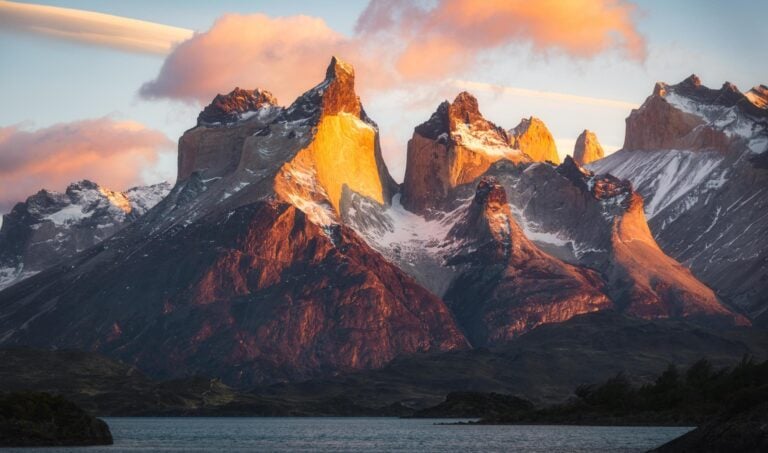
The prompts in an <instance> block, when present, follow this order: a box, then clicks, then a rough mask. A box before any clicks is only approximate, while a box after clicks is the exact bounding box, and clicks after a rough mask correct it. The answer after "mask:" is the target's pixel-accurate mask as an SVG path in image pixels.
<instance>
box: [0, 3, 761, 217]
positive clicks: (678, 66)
mask: <svg viewBox="0 0 768 453" xmlns="http://www.w3.org/2000/svg"><path fill="white" fill-rule="evenodd" d="M61 8H66V9H61ZM764 8H765V3H764V1H748V0H732V1H729V2H719V1H706V0H705V1H693V0H691V1H685V0H678V1H653V0H648V1H642V0H637V1H634V2H630V1H622V0H568V1H559V0H558V1H556V0H540V1H537V2H528V1H524V0H482V1H478V0H414V1H405V0H390V1H384V0H370V1H369V0H345V1H343V2H342V1H329V0H313V1H299V0H282V1H280V2H274V1H238V0H223V1H217V2H207V1H206V2H204V1H194V0H192V1H185V2H183V3H180V2H171V1H161V0H153V1H146V0H133V1H130V2H125V1H95V0H48V1H38V2H7V1H2V0H0V99H2V103H3V108H2V109H0V213H3V212H7V211H9V210H10V208H11V207H12V206H13V203H15V202H17V201H22V200H23V199H25V198H26V197H27V196H29V195H31V194H33V193H35V192H37V191H38V190H39V189H42V188H46V189H49V190H58V191H61V190H63V189H64V188H65V187H66V185H67V184H68V183H69V182H74V181H77V180H80V179H85V178H87V179H91V180H93V181H95V182H98V183H100V184H102V185H105V186H107V187H110V188H112V189H116V190H124V189H127V188H129V187H131V186H134V185H138V184H145V183H154V182H159V181H161V180H169V181H173V180H174V179H175V172H176V142H177V141H178V138H179V137H180V136H181V134H182V133H183V132H184V131H185V130H186V129H189V128H190V127H192V126H194V124H195V119H196V116H197V113H198V112H199V110H200V109H201V107H202V105H204V104H206V103H207V102H209V101H210V99H212V98H213V97H214V96H215V95H216V93H218V92H228V91H230V90H231V89H232V88H234V87H235V86H240V87H241V88H262V89H267V90H270V91H272V92H273V93H275V94H276V95H277V97H278V100H279V101H280V103H281V104H283V105H288V104H290V103H291V102H292V101H293V99H294V98H295V97H296V96H298V95H299V94H301V92H303V91H304V90H306V89H309V88H311V87H312V86H313V85H314V84H316V83H318V82H320V81H321V79H322V77H323V74H324V70H325V66H326V65H327V63H328V61H329V60H330V58H331V56H332V55H337V56H339V57H341V58H342V59H345V60H347V61H349V62H351V63H352V64H353V65H354V66H355V68H356V85H357V91H358V93H359V94H360V96H361V99H362V102H363V104H364V106H365V109H366V111H367V113H368V114H369V116H370V117H371V118H373V119H374V120H375V121H376V122H377V123H378V125H379V130H380V134H381V140H382V149H383V153H384V158H385V160H386V162H387V164H388V166H389V169H390V172H391V173H392V174H393V176H394V177H395V179H397V180H401V179H402V175H403V172H404V166H405V156H406V143H407V140H408V138H409V137H410V136H411V134H412V133H413V128H414V127H415V126H416V125H417V124H419V123H421V122H422V121H424V120H426V119H427V118H428V117H429V115H430V114H431V112H433V111H434V110H435V108H436V107H437V105H438V104H439V103H440V102H441V101H443V100H444V99H448V100H451V99H453V97H455V95H456V94H457V93H458V92H460V91H462V90H467V91H470V92H471V93H473V94H474V95H475V96H476V97H477V98H478V100H479V104H480V110H481V111H482V113H483V114H484V116H485V117H486V118H488V119H489V120H491V121H493V122H495V123H497V124H498V125H500V126H503V127H504V128H507V129H509V128H512V127H514V126H516V125H517V124H518V123H519V121H520V120H521V119H522V118H525V117H529V116H536V117H539V118H541V119H542V120H543V121H544V122H545V123H546V124H547V126H548V127H549V129H550V130H551V131H552V134H553V135H554V137H555V139H556V142H557V145H558V151H559V153H560V155H561V156H565V155H566V154H569V153H571V152H572V149H573V144H574V142H575V140H576V137H577V136H578V135H579V133H580V132H581V131H582V130H583V129H590V130H592V131H594V132H596V133H597V135H598V138H599V140H600V141H601V143H602V144H603V146H604V147H605V148H606V150H608V151H614V150H616V149H618V148H620V147H621V145H622V143H623V138H624V119H625V118H626V117H627V115H628V114H629V112H630V111H631V109H632V108H634V107H637V106H639V105H640V104H641V103H642V102H643V100H644V99H645V98H646V97H647V96H648V95H650V94H651V91H652V89H653V86H654V83H655V82H656V81H665V82H669V83H677V82H679V81H681V80H683V79H684V78H686V77H687V76H689V75H690V74H692V73H695V74H697V75H698V76H699V77H700V78H701V80H702V82H703V83H704V84H705V85H708V86H711V87H719V86H720V85H722V83H723V82H725V81H726V80H728V81H730V82H732V83H734V84H736V86H738V87H739V88H740V89H741V90H742V91H746V90H748V89H749V88H751V87H752V86H754V85H757V84H760V83H763V84H766V83H768V58H766V55H765V50H764V44H765V43H766V42H768V27H765V26H764V24H763V23H761V21H762V20H763V19H762V18H763V16H764V14H762V12H763V10H764ZM99 13H100V14H99Z"/></svg>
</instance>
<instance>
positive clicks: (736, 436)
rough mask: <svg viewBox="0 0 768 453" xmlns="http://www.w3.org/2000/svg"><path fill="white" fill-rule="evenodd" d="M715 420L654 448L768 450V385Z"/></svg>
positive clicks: (683, 452) (706, 452)
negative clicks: (759, 392)
mask: <svg viewBox="0 0 768 453" xmlns="http://www.w3.org/2000/svg"><path fill="white" fill-rule="evenodd" d="M750 396H751V397H752V398H755V399H754V400H751V401H740V402H739V406H740V407H735V408H731V409H730V410H728V411H726V412H725V413H724V414H722V415H720V416H718V417H716V418H715V419H714V420H712V421H709V422H707V423H705V424H704V425H702V426H700V427H698V428H696V429H694V430H693V431H691V432H689V433H687V434H684V435H682V436H680V437H678V438H677V439H674V440H672V441H670V442H668V443H666V444H664V445H662V446H661V447H659V448H657V449H655V450H652V451H653V452H658V453H672V452H675V453H678V452H679V453H699V452H702V453H727V452H733V451H741V452H754V453H758V452H762V451H767V450H768V388H763V390H762V392H761V394H760V395H750ZM742 399H743V398H742Z"/></svg>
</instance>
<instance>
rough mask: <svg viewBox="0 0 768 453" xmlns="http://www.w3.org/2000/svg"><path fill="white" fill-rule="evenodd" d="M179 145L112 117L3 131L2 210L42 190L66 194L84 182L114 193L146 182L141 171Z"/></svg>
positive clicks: (0, 157) (0, 145)
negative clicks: (108, 188)
mask: <svg viewBox="0 0 768 453" xmlns="http://www.w3.org/2000/svg"><path fill="white" fill-rule="evenodd" d="M173 148H174V143H173V142H171V141H170V140H169V139H168V137H166V136H165V135H164V134H162V133H161V132H158V131H155V130H152V129H148V128H146V127H144V126H143V125H141V124H139V123H136V122H134V121H116V120H113V119H110V118H99V119H91V120H83V121H76V122H71V123H60V124H55V125H53V126H50V127H46V128H43V129H37V130H34V131H28V130H24V129H22V128H21V127H20V126H8V127H0V212H3V211H7V210H8V209H9V208H10V207H12V206H13V204H14V203H15V202H18V201H23V200H25V199H26V198H27V197H28V196H29V195H31V194H33V193H36V192H37V191H38V190H40V189H42V188H46V189H49V190H62V189H64V188H65V187H66V186H67V185H68V184H69V183H71V182H74V181H78V180H81V179H86V178H88V179H92V180H94V181H95V182H97V183H99V184H102V185H104V186H106V187H110V188H113V189H120V190H122V189H127V188H129V187H131V186H133V185H136V184H140V183H142V182H143V181H142V178H141V176H142V172H143V171H144V170H145V169H146V168H147V166H149V165H151V164H153V163H155V162H157V159H158V158H159V156H160V155H161V153H164V152H166V151H172V150H173Z"/></svg>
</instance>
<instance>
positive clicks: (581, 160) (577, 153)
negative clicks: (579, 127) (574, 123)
mask: <svg viewBox="0 0 768 453" xmlns="http://www.w3.org/2000/svg"><path fill="white" fill-rule="evenodd" d="M603 157H605V152H603V147H602V146H600V142H599V141H598V140H597V135H595V133H594V132H592V131H590V130H587V129H584V131H583V132H582V133H581V134H579V137H578V138H577V139H576V144H575V145H574V147H573V160H574V162H576V163H577V164H578V165H580V166H582V167H583V166H584V165H586V164H588V163H590V162H594V161H596V160H600V159H602V158H603Z"/></svg>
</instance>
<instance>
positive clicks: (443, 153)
mask: <svg viewBox="0 0 768 453" xmlns="http://www.w3.org/2000/svg"><path fill="white" fill-rule="evenodd" d="M502 159H506V160H509V161H512V162H516V163H517V162H524V161H528V160H529V159H528V157H527V156H525V155H523V154H522V153H521V152H520V151H519V150H518V149H515V148H514V147H513V146H512V143H511V140H510V137H509V135H508V134H507V132H506V131H505V130H504V129H502V128H500V127H499V126H497V125H495V124H493V123H492V122H490V121H488V120H486V119H485V118H483V116H482V114H481V113H480V110H479V108H478V104H477V99H475V97H474V96H472V95H471V94H469V93H467V92H462V93H459V94H458V96H456V98H455V99H454V101H453V102H452V103H449V102H447V101H446V102H443V103H442V104H440V106H439V107H438V108H437V111H435V113H433V114H432V117H431V118H430V119H429V121H427V122H425V123H423V124H421V125H419V126H417V127H416V129H415V130H414V133H413V138H411V140H410V141H409V142H408V156H407V165H406V169H405V179H404V181H403V197H402V202H403V206H405V207H406V208H407V209H409V210H411V211H413V212H417V213H424V212H425V211H426V210H428V209H431V208H435V207H439V206H440V205H441V204H442V203H443V202H444V201H445V197H446V196H447V195H448V193H449V192H450V190H451V189H453V188H455V187H457V186H460V185H462V184H468V183H471V182H474V181H475V180H476V179H477V178H478V177H480V176H481V175H482V174H483V173H485V172H486V171H487V170H488V168H490V166H491V165H493V163H495V162H498V161H499V160H502Z"/></svg>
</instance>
